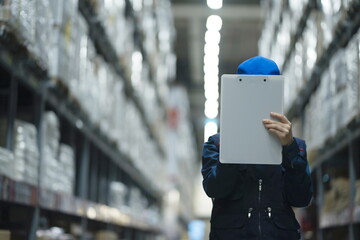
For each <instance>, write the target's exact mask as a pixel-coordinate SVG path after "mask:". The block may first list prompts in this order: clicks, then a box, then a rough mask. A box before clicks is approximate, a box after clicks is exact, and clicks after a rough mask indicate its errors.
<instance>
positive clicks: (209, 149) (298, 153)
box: [201, 134, 313, 240]
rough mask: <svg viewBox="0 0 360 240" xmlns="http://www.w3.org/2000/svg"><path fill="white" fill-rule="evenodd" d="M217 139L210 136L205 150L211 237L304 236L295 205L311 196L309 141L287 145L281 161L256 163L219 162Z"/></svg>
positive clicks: (249, 239)
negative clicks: (211, 203)
mask: <svg viewBox="0 0 360 240" xmlns="http://www.w3.org/2000/svg"><path fill="white" fill-rule="evenodd" d="M219 140H220V135H219V134H215V135H213V136H211V137H210V138H209V140H208V142H206V143H205V144H204V146H203V153H202V169H201V173H202V175H203V179H204V180H203V187H204V190H205V192H206V194H207V195H208V196H209V197H210V198H212V199H213V209H212V214H211V232H210V239H211V240H223V239H224V240H235V239H246V240H252V239H266V240H270V239H274V240H275V239H276V240H281V239H284V240H293V239H294V240H295V239H300V232H299V228H300V226H299V223H298V222H297V220H296V218H295V215H294V212H293V210H292V208H291V207H306V206H307V205H309V203H310V200H311V198H312V192H313V190H312V183H311V179H310V169H309V166H308V162H307V157H306V145H305V142H304V141H303V140H301V139H298V138H294V141H293V143H292V144H291V145H289V146H286V147H283V151H282V156H283V159H282V164H281V165H254V164H222V163H220V162H219V149H220V142H219ZM259 147H261V146H259ZM239 157H246V156H239Z"/></svg>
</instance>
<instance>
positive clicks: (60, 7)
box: [49, 0, 79, 87]
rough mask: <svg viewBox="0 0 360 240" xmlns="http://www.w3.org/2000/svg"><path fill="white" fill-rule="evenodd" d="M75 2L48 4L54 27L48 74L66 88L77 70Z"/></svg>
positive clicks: (77, 14) (76, 6) (76, 12)
mask: <svg viewBox="0 0 360 240" xmlns="http://www.w3.org/2000/svg"><path fill="white" fill-rule="evenodd" d="M77 8H78V3H77V0H71V1H67V2H66V4H65V2H64V1H54V0H52V1H51V2H50V10H51V12H52V14H53V16H54V17H53V19H54V25H53V28H52V31H51V38H50V45H51V47H50V51H49V61H50V62H49V74H50V76H51V77H52V78H56V79H60V80H61V81H62V82H63V83H65V84H66V85H67V86H68V87H69V86H70V83H71V81H72V80H73V78H74V77H75V76H77V71H78V69H77V68H76V66H77V64H76V57H77V56H78V55H79V53H78V52H77V50H78V49H77V41H78V36H77V27H78V23H77V21H78V17H79V12H78V11H77Z"/></svg>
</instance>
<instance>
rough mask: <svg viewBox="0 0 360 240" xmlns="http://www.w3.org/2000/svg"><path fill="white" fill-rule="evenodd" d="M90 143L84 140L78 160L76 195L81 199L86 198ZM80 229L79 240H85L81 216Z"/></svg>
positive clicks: (83, 222) (85, 223) (84, 220)
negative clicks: (77, 187)
mask: <svg viewBox="0 0 360 240" xmlns="http://www.w3.org/2000/svg"><path fill="white" fill-rule="evenodd" d="M89 145H90V142H89V139H88V138H86V137H85V138H84V141H83V146H82V150H81V151H82V152H81V158H80V176H79V189H78V194H79V197H80V198H81V199H86V198H87V192H88V173H89V160H90V158H89V156H90V155H89V151H90V146H89ZM81 229H82V235H81V240H85V234H84V233H85V232H86V229H87V218H86V216H83V217H82V218H81Z"/></svg>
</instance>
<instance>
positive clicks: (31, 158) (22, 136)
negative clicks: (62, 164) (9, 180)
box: [12, 120, 39, 185]
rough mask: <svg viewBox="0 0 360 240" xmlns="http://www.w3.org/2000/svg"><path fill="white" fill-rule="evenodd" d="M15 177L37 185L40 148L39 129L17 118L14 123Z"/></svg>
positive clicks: (13, 165) (13, 164)
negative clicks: (38, 141)
mask: <svg viewBox="0 0 360 240" xmlns="http://www.w3.org/2000/svg"><path fill="white" fill-rule="evenodd" d="M14 129H15V131H14V161H13V163H12V167H13V176H12V177H13V178H14V179H15V180H18V181H24V182H27V183H30V184H32V185H37V179H38V165H39V150H38V146H37V130H36V128H35V126H34V125H33V124H30V123H27V122H24V121H20V120H16V121H15V125H14Z"/></svg>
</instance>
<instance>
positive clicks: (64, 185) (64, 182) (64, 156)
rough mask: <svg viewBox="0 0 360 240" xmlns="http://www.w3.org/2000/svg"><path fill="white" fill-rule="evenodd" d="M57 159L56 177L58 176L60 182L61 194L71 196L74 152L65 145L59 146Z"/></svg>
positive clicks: (73, 177)
mask: <svg viewBox="0 0 360 240" xmlns="http://www.w3.org/2000/svg"><path fill="white" fill-rule="evenodd" d="M58 158H59V165H60V172H59V173H58V176H60V179H59V180H61V182H60V183H61V186H60V189H61V191H62V192H64V193H67V194H69V195H72V194H73V192H74V186H75V156H74V150H73V149H72V148H71V147H70V146H68V145H66V144H60V148H59V157H58Z"/></svg>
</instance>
